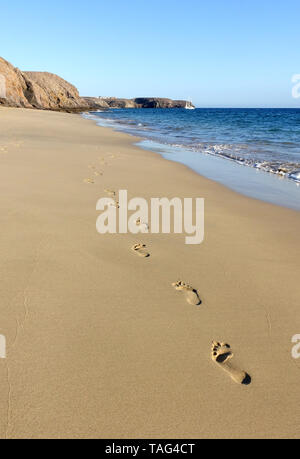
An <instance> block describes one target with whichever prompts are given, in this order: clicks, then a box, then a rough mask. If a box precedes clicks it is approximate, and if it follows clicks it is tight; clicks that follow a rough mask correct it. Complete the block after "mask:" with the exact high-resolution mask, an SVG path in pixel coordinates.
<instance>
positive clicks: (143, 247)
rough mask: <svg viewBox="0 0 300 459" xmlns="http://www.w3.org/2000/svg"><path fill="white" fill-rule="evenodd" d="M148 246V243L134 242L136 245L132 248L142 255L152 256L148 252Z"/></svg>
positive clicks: (145, 256) (144, 256)
mask: <svg viewBox="0 0 300 459" xmlns="http://www.w3.org/2000/svg"><path fill="white" fill-rule="evenodd" d="M146 247H147V246H146V244H134V246H133V247H131V250H133V251H134V252H136V254H137V255H139V256H140V257H143V258H148V257H150V253H149V252H147V250H146Z"/></svg>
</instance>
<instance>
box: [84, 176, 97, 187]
mask: <svg viewBox="0 0 300 459" xmlns="http://www.w3.org/2000/svg"><path fill="white" fill-rule="evenodd" d="M83 181H84V183H89V184H91V185H93V184H94V183H95V181H94V180H93V179H91V178H86V179H84V180H83Z"/></svg>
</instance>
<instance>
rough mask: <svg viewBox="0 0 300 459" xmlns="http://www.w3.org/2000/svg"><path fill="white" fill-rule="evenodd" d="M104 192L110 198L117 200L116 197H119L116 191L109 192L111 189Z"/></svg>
mask: <svg viewBox="0 0 300 459" xmlns="http://www.w3.org/2000/svg"><path fill="white" fill-rule="evenodd" d="M104 192H105V193H106V194H108V196H110V197H112V198H115V197H116V195H117V193H116V192H115V191H114V190H109V189H107V188H106V189H105V190H104Z"/></svg>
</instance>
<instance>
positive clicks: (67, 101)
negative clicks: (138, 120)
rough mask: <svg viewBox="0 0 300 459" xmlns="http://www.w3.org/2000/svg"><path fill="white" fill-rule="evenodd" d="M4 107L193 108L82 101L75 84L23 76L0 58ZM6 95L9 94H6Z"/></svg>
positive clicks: (148, 101) (166, 102) (177, 103)
mask: <svg viewBox="0 0 300 459" xmlns="http://www.w3.org/2000/svg"><path fill="white" fill-rule="evenodd" d="M0 78H1V79H0V105H6V106H9V107H24V108H37V109H42V110H62V111H67V112H83V111H91V110H107V109H109V108H187V107H190V108H193V107H194V106H193V105H192V103H191V102H187V101H185V100H171V99H162V98H159V97H140V98H136V99H117V98H115V97H109V98H104V97H99V98H96V97H80V96H79V92H78V90H77V89H76V88H75V86H73V85H72V84H70V83H68V82H67V81H65V80H63V79H62V78H60V77H59V76H57V75H54V74H53V73H48V72H22V71H21V70H19V69H18V68H15V67H13V66H12V65H11V64H10V63H9V62H7V61H6V60H5V59H3V58H2V57H0ZM4 93H5V94H4Z"/></svg>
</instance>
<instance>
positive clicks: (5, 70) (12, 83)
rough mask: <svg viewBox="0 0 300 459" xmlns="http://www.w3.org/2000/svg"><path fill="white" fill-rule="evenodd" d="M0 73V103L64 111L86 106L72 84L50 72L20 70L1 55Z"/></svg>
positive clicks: (79, 109) (85, 107) (80, 108)
mask: <svg viewBox="0 0 300 459" xmlns="http://www.w3.org/2000/svg"><path fill="white" fill-rule="evenodd" d="M0 76H1V86H2V90H1V91H0V105H1V104H2V105H6V106H11V107H25V108H39V109H44V110H66V111H82V110H87V109H89V105H88V103H87V102H86V101H85V100H84V99H82V98H81V97H80V96H79V93H78V91H77V89H76V88H75V87H74V86H73V85H71V84H70V83H68V82H67V81H65V80H63V79H62V78H60V77H59V76H57V75H54V74H52V73H47V72H21V71H20V70H19V69H17V68H15V67H13V66H12V65H11V64H10V63H9V62H7V61H6V60H4V59H3V58H1V57H0ZM4 85H5V88H4V89H5V91H4V90H3V86H4Z"/></svg>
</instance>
